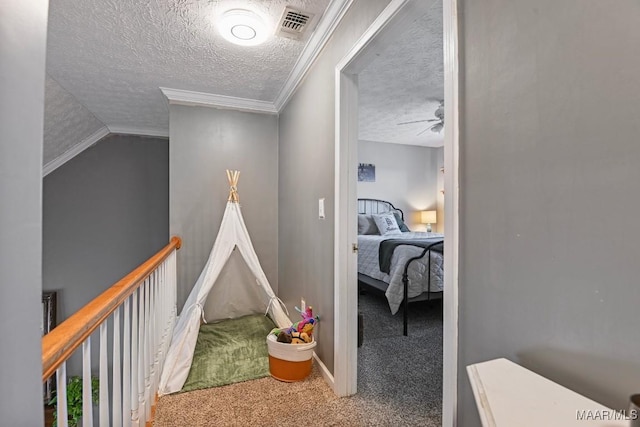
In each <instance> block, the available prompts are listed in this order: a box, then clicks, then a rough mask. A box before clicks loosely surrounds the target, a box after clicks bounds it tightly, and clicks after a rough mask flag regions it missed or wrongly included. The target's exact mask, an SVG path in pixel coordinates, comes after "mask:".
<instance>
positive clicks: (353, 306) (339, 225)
mask: <svg viewBox="0 0 640 427" xmlns="http://www.w3.org/2000/svg"><path fill="white" fill-rule="evenodd" d="M442 1H443V32H444V34H443V36H444V39H443V46H444V52H443V53H444V89H445V90H444V99H445V103H444V104H445V117H446V118H447V120H446V121H445V128H444V130H445V141H444V168H445V170H444V191H445V194H444V196H445V197H444V199H445V201H444V203H445V209H444V212H445V214H444V217H445V227H444V232H445V240H446V245H445V249H444V297H443V322H444V323H443V407H442V425H443V426H455V425H456V419H457V395H458V387H457V381H458V369H457V365H458V262H459V261H458V259H459V258H458V257H459V250H458V249H459V234H458V230H459V95H458V94H459V92H458V86H459V59H458V51H459V48H458V47H459V39H458V14H457V0H442ZM423 4H424V0H393V1H391V3H389V5H388V6H387V7H386V8H385V9H384V10H383V11H382V13H381V14H380V15H379V16H378V18H377V19H376V20H375V21H374V22H373V23H372V24H371V26H370V27H369V28H368V29H367V30H366V31H365V32H364V34H363V35H362V36H361V37H360V39H359V40H358V41H357V42H356V43H355V44H354V45H353V46H352V48H351V49H350V50H349V53H348V54H347V55H346V56H345V57H344V58H343V59H342V60H341V61H340V62H339V63H338V65H336V68H335V81H336V86H335V102H336V105H335V111H336V113H335V114H336V116H335V119H336V121H335V132H336V139H335V168H336V169H335V218H336V221H335V235H334V299H335V301H334V302H335V307H334V322H335V323H334V328H335V330H334V336H335V342H334V373H333V377H334V384H333V385H334V392H335V393H336V394H337V395H339V396H349V395H352V394H354V393H356V391H357V369H356V367H357V357H358V351H357V336H358V335H357V334H358V331H357V311H358V310H357V303H358V292H357V288H358V287H357V252H354V250H353V245H356V243H357V238H356V236H357V213H358V212H357V203H356V201H357V179H356V177H357V168H356V166H357V144H358V73H359V72H360V71H362V70H363V69H364V68H365V67H366V65H367V64H369V63H370V61H371V60H372V58H373V57H374V55H375V52H376V50H377V51H379V50H380V49H382V48H384V43H385V40H384V39H385V37H386V38H390V37H389V35H393V34H394V32H397V31H401V28H402V23H403V22H405V21H406V20H407V19H410V17H411V16H412V15H413V14H415V12H416V10H417V8H420V7H423Z"/></svg>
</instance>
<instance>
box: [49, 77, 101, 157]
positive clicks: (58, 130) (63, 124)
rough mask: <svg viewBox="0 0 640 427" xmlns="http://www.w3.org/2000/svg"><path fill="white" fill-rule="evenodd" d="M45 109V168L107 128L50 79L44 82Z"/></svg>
mask: <svg viewBox="0 0 640 427" xmlns="http://www.w3.org/2000/svg"><path fill="white" fill-rule="evenodd" d="M44 107H45V108H44V147H43V149H44V153H43V165H47V164H49V163H51V162H52V161H53V160H55V159H56V158H58V157H60V156H62V155H63V154H64V153H66V152H68V151H69V150H71V149H72V148H73V146H75V145H76V144H78V143H80V142H82V141H85V140H86V139H87V138H89V137H90V136H91V135H94V134H96V132H98V131H99V130H100V129H104V128H105V125H104V123H102V122H101V121H100V120H98V119H97V118H96V117H95V116H94V115H93V113H91V111H89V110H88V109H87V108H86V107H85V106H84V105H82V104H81V103H80V102H78V100H76V99H75V98H74V97H73V96H72V95H71V94H70V93H69V92H67V91H66V90H64V89H63V88H62V86H60V85H59V84H58V82H56V81H55V80H53V79H52V78H51V77H49V76H46V80H45V91H44Z"/></svg>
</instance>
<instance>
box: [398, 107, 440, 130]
mask: <svg viewBox="0 0 640 427" xmlns="http://www.w3.org/2000/svg"><path fill="white" fill-rule="evenodd" d="M433 115H434V116H436V118H435V119H424V120H413V121H410V122H401V123H398V125H408V124H412V123H422V122H429V123H431V124H430V125H429V126H427V128H426V129H424V130H422V131H420V132H418V134H417V135H416V136H420V135H422V134H423V133H425V132H426V131H428V130H431V132H434V133H440V132H441V131H442V129H443V128H444V100H441V101H440V105H439V106H438V108H437V109H436V111H435V112H434V113H433Z"/></svg>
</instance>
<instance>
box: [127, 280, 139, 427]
mask: <svg viewBox="0 0 640 427" xmlns="http://www.w3.org/2000/svg"><path fill="white" fill-rule="evenodd" d="M138 294H139V291H136V292H134V293H133V295H132V298H131V377H130V378H129V379H128V380H127V381H129V382H130V383H131V414H130V416H129V419H130V420H131V423H130V424H131V425H132V426H134V427H137V426H139V425H140V422H139V416H138V412H139V411H138V377H139V375H138V359H139V350H138V349H139V345H138V344H139V340H138V320H139V318H140V316H139V315H138Z"/></svg>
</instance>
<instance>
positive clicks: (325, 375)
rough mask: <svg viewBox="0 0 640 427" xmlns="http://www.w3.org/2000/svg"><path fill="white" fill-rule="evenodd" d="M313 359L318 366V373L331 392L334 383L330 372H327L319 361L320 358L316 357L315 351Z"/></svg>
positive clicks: (325, 367)
mask: <svg viewBox="0 0 640 427" xmlns="http://www.w3.org/2000/svg"><path fill="white" fill-rule="evenodd" d="M313 358H314V359H315V361H316V363H317V364H318V367H319V368H320V373H321V374H322V378H324V380H325V382H326V383H327V384H329V387H331V390H333V389H334V384H335V381H334V380H333V375H332V374H331V372H329V369H327V366H326V365H325V364H324V363H322V360H320V358H319V357H318V355H317V354H316V352H315V351H314V352H313Z"/></svg>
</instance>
